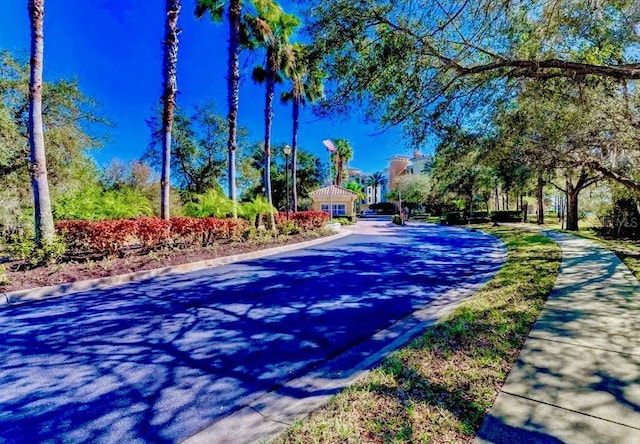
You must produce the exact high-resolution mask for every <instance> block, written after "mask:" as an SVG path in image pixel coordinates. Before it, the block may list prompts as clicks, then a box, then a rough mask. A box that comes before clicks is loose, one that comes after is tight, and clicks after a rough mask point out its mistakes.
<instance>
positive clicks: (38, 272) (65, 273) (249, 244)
mask: <svg viewBox="0 0 640 444" xmlns="http://www.w3.org/2000/svg"><path fill="white" fill-rule="evenodd" d="M329 234H333V233H329V232H325V231H309V232H304V233H298V234H291V235H277V236H274V237H268V236H264V237H263V238H260V239H249V240H242V241H224V242H219V243H216V244H214V245H211V246H206V247H189V248H184V249H178V248H165V249H159V250H155V251H151V252H149V253H147V254H144V255H135V254H131V255H125V256H124V257H107V258H103V259H100V260H81V261H73V262H63V263H57V264H51V265H43V266H38V267H34V268H29V267H25V261H15V262H8V263H5V264H3V267H4V268H5V270H6V271H5V273H4V277H5V285H4V286H3V285H2V283H0V292H7V291H14V290H23V289H28V288H37V287H44V286H48V285H57V284H64V283H68V282H76V281H82V280H86V279H94V278H100V277H105V276H112V275H118V274H125V273H131V272H135V271H143V270H152V269H154V268H162V267H167V266H172V265H180V264H186V263H190V262H197V261H202V260H207V259H215V258H218V257H223V256H232V255H236V254H241V253H249V252H252V251H257V250H263V249H266V248H271V247H278V246H281V245H289V244H295V243H299V242H304V241H308V240H311V239H317V238H318V237H321V236H325V235H329ZM25 268H26V269H25Z"/></svg>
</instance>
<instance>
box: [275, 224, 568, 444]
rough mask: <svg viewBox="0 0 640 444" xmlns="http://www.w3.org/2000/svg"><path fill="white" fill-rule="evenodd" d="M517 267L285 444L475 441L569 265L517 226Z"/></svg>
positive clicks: (297, 427)
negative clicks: (562, 266) (558, 278)
mask: <svg viewBox="0 0 640 444" xmlns="http://www.w3.org/2000/svg"><path fill="white" fill-rule="evenodd" d="M483 229H484V230H485V231H487V232H489V233H491V234H493V235H495V236H497V237H499V238H501V239H502V240H503V241H504V242H505V244H506V246H507V249H508V253H507V261H506V263H505V265H504V266H503V267H502V269H501V270H500V271H499V272H498V273H497V275H496V276H495V277H494V278H493V279H492V280H491V281H489V282H488V283H487V284H486V285H485V286H484V287H483V288H482V289H481V290H480V291H478V292H477V293H476V294H475V295H474V296H473V297H472V298H470V299H469V300H467V301H466V302H464V303H463V304H462V305H461V306H460V307H459V308H458V309H457V310H455V311H454V312H453V313H452V314H451V315H449V316H448V317H447V318H445V319H444V320H443V321H441V322H440V323H438V324H436V325H435V326H433V327H431V328H429V329H428V330H427V331H426V332H425V333H424V335H422V336H421V337H419V338H418V339H416V340H415V341H413V342H412V343H411V344H410V345H408V346H407V347H405V348H403V349H401V350H399V351H397V352H396V353H394V354H393V355H391V356H390V357H389V358H387V359H386V360H385V361H384V362H383V364H381V365H380V366H379V367H378V368H376V369H374V370H372V371H371V372H370V373H368V374H367V375H366V376H365V377H363V378H362V379H360V380H359V381H358V382H356V383H355V384H354V385H352V386H351V387H349V388H347V389H345V390H344V391H343V392H342V393H340V394H339V395H337V396H335V397H334V398H332V400H331V401H330V402H329V403H328V405H326V406H325V407H323V408H321V409H319V410H317V411H316V412H314V413H312V414H311V415H310V417H309V418H307V419H305V420H303V421H300V422H298V423H296V424H294V425H293V426H292V427H291V428H290V429H289V430H288V431H287V432H286V433H285V434H283V435H282V436H280V437H278V438H277V439H276V440H275V442H277V443H308V442H315V443H338V442H340V443H344V442H349V443H369V442H375V443H378V442H380V443H382V442H394V443H401V442H406V443H413V442H430V443H444V442H471V441H472V440H473V439H474V437H475V434H476V432H477V431H478V430H479V428H480V426H481V425H482V422H483V420H484V417H485V415H486V414H487V412H488V411H489V409H490V408H491V406H492V405H493V402H494V401H495V399H496V397H497V395H498V393H499V391H500V388H501V387H502V384H503V383H504V381H505V379H506V377H507V375H508V374H509V371H510V370H511V368H512V366H513V365H514V362H515V360H516V357H517V356H518V353H519V352H520V348H521V347H522V344H523V343H524V341H525V339H526V337H527V335H528V333H529V330H530V329H531V327H532V326H533V323H534V322H535V320H536V318H537V316H538V315H539V313H540V311H541V309H542V307H543V305H544V303H545V301H546V299H547V297H548V295H549V293H550V291H551V289H552V288H553V285H554V282H555V279H556V276H557V274H558V270H559V267H560V259H561V253H560V248H559V247H558V245H557V244H556V243H554V242H553V241H552V240H550V239H549V238H547V237H544V236H542V235H541V234H539V233H535V232H528V231H524V230H521V229H516V228H510V227H494V228H492V227H488V226H485V227H483Z"/></svg>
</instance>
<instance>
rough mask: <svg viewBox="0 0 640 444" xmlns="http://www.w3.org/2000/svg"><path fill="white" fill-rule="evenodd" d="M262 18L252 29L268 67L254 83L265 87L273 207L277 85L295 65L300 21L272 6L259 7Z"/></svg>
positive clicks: (266, 158)
mask: <svg viewBox="0 0 640 444" xmlns="http://www.w3.org/2000/svg"><path fill="white" fill-rule="evenodd" d="M256 8H257V10H258V16H257V17H255V18H253V19H252V20H251V21H250V22H251V25H252V26H251V29H252V32H253V35H254V37H255V38H256V40H257V43H259V44H260V45H261V46H262V47H264V48H265V50H266V55H265V66H257V67H256V68H255V69H254V70H253V80H254V81H255V82H257V83H264V84H265V89H266V92H265V107H264V121H265V131H264V148H263V149H264V190H265V195H266V197H267V201H268V202H269V205H271V206H273V198H272V195H271V172H270V170H271V127H272V124H273V97H274V95H275V85H276V83H277V82H279V81H281V77H280V73H281V72H282V71H283V70H285V69H286V65H287V64H289V63H293V50H292V48H291V44H290V43H289V38H290V36H291V34H292V33H293V31H294V29H295V28H296V27H298V25H299V24H300V21H299V20H298V18H297V17H296V16H295V15H292V14H286V13H285V12H284V11H283V10H282V8H281V7H280V5H278V4H276V3H272V2H260V3H259V4H256ZM270 216H271V218H270V219H271V220H270V223H271V228H272V229H275V218H274V216H273V212H271V215H270Z"/></svg>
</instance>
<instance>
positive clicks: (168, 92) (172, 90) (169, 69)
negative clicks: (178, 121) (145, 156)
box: [160, 0, 181, 219]
mask: <svg viewBox="0 0 640 444" xmlns="http://www.w3.org/2000/svg"><path fill="white" fill-rule="evenodd" d="M180 2H181V0H166V5H165V6H166V13H167V17H166V22H165V40H164V54H163V70H162V73H163V77H164V88H163V89H164V93H163V95H162V103H163V109H162V127H163V128H162V175H161V178H160V217H161V218H162V219H169V217H170V210H169V195H170V192H171V132H172V130H173V116H174V111H175V107H176V92H177V90H178V86H177V80H176V78H177V75H176V72H177V67H178V32H179V31H178V16H179V15H180V8H181V5H180Z"/></svg>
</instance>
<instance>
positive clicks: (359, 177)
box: [348, 168, 387, 209]
mask: <svg viewBox="0 0 640 444" xmlns="http://www.w3.org/2000/svg"><path fill="white" fill-rule="evenodd" d="M385 172H386V171H385ZM352 181H353V182H355V183H357V184H358V185H361V186H362V187H363V189H364V195H365V198H364V199H362V201H361V202H360V205H361V208H363V209H366V207H364V206H369V205H372V204H374V203H376V202H378V203H380V202H384V201H385V196H386V195H387V185H386V184H383V185H378V186H377V187H376V188H377V189H376V188H374V187H372V186H370V185H369V182H370V181H371V174H370V173H363V172H362V171H360V170H359V169H356V168H349V180H348V182H352Z"/></svg>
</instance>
